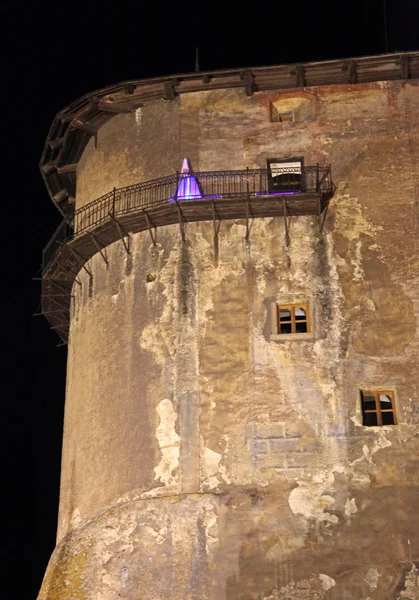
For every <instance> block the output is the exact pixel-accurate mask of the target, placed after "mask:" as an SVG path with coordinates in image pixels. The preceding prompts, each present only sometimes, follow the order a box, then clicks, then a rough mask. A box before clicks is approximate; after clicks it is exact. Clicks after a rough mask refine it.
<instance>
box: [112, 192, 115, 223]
mask: <svg viewBox="0 0 419 600" xmlns="http://www.w3.org/2000/svg"><path fill="white" fill-rule="evenodd" d="M115 201H116V187H114V188H113V200H112V216H113V217H114V216H115Z"/></svg>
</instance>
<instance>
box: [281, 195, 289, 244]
mask: <svg viewBox="0 0 419 600" xmlns="http://www.w3.org/2000/svg"><path fill="white" fill-rule="evenodd" d="M282 206H283V207H284V225H285V243H286V245H287V248H288V246H289V245H290V234H289V227H288V212H287V202H286V200H285V198H284V197H282Z"/></svg>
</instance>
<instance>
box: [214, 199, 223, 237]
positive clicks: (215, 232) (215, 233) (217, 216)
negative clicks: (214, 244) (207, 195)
mask: <svg viewBox="0 0 419 600" xmlns="http://www.w3.org/2000/svg"><path fill="white" fill-rule="evenodd" d="M217 218H218V223H217ZM212 222H213V225H214V237H218V232H219V231H220V227H221V219H220V217H219V215H218V213H217V209H216V207H215V202H214V200H213V201H212Z"/></svg>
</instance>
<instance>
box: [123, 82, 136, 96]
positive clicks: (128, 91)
mask: <svg viewBox="0 0 419 600" xmlns="http://www.w3.org/2000/svg"><path fill="white" fill-rule="evenodd" d="M135 90H136V87H135V85H134V84H133V83H127V84H126V85H124V92H125V93H126V94H133V93H134V92H135Z"/></svg>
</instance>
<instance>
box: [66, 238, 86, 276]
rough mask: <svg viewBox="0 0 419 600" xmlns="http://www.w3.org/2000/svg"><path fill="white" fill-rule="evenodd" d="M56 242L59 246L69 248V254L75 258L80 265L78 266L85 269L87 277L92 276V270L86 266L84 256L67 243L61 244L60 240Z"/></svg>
mask: <svg viewBox="0 0 419 600" xmlns="http://www.w3.org/2000/svg"><path fill="white" fill-rule="evenodd" d="M58 243H59V244H60V245H61V246H67V247H68V249H69V250H70V252H71V254H72V255H73V256H74V258H75V259H76V261H77V262H78V264H79V265H80V267H81V268H82V269H84V270H85V271H86V273H87V274H88V275H89V277H93V275H92V272H91V271H89V269H88V268H87V267H86V263H87V260H88V259H87V258H85V257H84V256H83V255H82V254H80V252H77V250H75V249H74V248H72V247H71V246H68V244H61V242H58Z"/></svg>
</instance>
